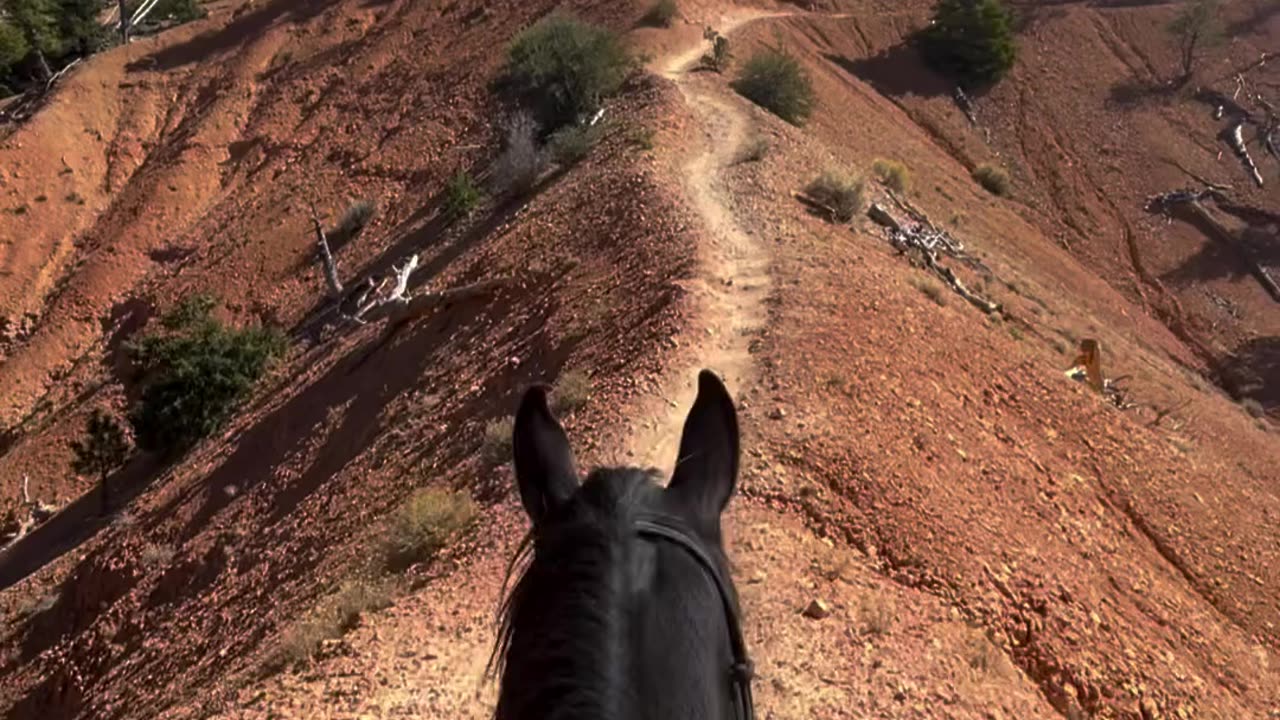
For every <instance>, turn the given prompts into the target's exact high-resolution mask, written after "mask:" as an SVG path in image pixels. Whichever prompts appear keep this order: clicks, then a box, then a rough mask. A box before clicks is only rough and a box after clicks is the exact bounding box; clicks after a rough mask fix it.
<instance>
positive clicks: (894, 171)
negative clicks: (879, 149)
mask: <svg viewBox="0 0 1280 720" xmlns="http://www.w3.org/2000/svg"><path fill="white" fill-rule="evenodd" d="M871 171H872V172H873V173H875V175H876V178H878V179H879V180H880V182H882V183H884V184H885V185H886V186H888V187H889V188H891V189H892V190H893V191H895V192H898V193H905V192H906V191H908V190H910V189H911V171H910V170H907V166H906V165H903V164H902V163H900V162H896V161H894V160H885V159H883V158H877V159H876V161H875V162H874V163H872V164H871Z"/></svg>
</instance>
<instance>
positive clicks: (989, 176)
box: [973, 165, 1013, 197]
mask: <svg viewBox="0 0 1280 720" xmlns="http://www.w3.org/2000/svg"><path fill="white" fill-rule="evenodd" d="M973 179H974V180H977V181H978V184H979V185H981V186H982V187H984V188H986V190H987V192H989V193H991V194H992V195H999V196H1000V197H1007V196H1008V195H1009V193H1010V192H1011V191H1012V190H1013V184H1012V183H1011V182H1010V181H1009V173H1007V172H1005V171H1004V170H1001V169H1000V168H998V167H996V166H994V165H979V166H978V167H977V168H976V169H975V170H974V171H973Z"/></svg>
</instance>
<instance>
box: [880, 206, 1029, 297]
mask: <svg viewBox="0 0 1280 720" xmlns="http://www.w3.org/2000/svg"><path fill="white" fill-rule="evenodd" d="M890 197H892V198H893V199H894V202H896V203H898V205H899V207H903V208H904V211H906V212H908V213H911V214H914V215H919V216H922V217H923V215H924V213H922V212H919V211H913V210H910V209H907V208H906V207H905V205H904V203H903V201H902V200H900V199H898V198H897V197H896V196H895V195H894V194H893V193H892V192H891V193H890ZM867 216H868V217H870V218H871V219H872V220H873V221H875V222H876V223H878V224H880V225H882V226H884V227H885V228H886V229H887V230H888V233H889V243H890V244H891V245H893V247H894V248H896V249H897V250H898V252H901V253H905V252H908V251H915V252H916V253H918V254H919V255H920V256H921V257H922V258H923V260H924V264H925V266H926V267H928V268H929V269H930V270H931V271H932V272H933V273H934V274H935V275H937V276H938V277H939V278H941V279H942V280H943V282H945V283H947V285H949V286H950V287H951V289H952V290H953V291H954V292H955V293H956V294H957V295H959V296H960V297H962V298H964V299H965V301H967V302H968V303H969V304H970V305H973V306H974V307H976V308H978V309H979V310H981V311H982V312H984V313H986V314H988V315H991V314H993V313H1000V312H1003V310H1004V308H1003V307H1002V306H1001V305H1000V303H996V302H992V301H990V300H988V299H986V298H984V297H982V296H981V295H978V294H977V293H975V292H973V291H972V290H970V289H969V288H967V287H965V284H964V283H963V282H961V280H960V278H959V277H957V276H956V274H955V271H953V270H952V269H951V268H949V267H946V266H945V265H943V264H942V263H941V262H939V260H938V255H939V253H940V252H941V253H943V254H946V255H948V256H950V257H953V258H956V259H957V260H961V261H965V260H966V259H967V258H968V255H967V253H965V251H964V246H963V245H962V244H961V243H960V242H959V241H958V240H955V239H953V238H952V237H951V236H950V235H948V234H947V233H946V232H945V231H943V230H939V229H937V228H936V227H934V226H933V225H932V224H929V223H927V222H922V221H920V220H917V221H915V222H914V223H913V224H911V225H906V224H904V223H902V222H899V221H898V220H897V219H895V218H894V217H893V216H892V215H890V214H889V212H888V211H887V210H885V209H884V208H883V207H881V206H880V205H878V204H875V203H872V204H871V207H870V208H868V209H867Z"/></svg>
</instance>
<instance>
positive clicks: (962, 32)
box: [920, 0, 1018, 88]
mask: <svg viewBox="0 0 1280 720" xmlns="http://www.w3.org/2000/svg"><path fill="white" fill-rule="evenodd" d="M1012 24H1013V22H1012V17H1011V16H1010V14H1009V11H1008V10H1006V9H1005V7H1004V5H1003V4H1001V3H1000V0H939V2H938V5H937V7H936V8H935V9H934V15H933V22H932V23H931V24H930V26H929V27H928V28H927V29H925V30H924V31H923V32H922V33H921V36H920V40H921V50H922V51H923V53H924V57H925V59H926V60H927V61H928V62H929V63H930V64H931V65H933V66H934V67H935V68H936V69H938V70H939V71H941V72H944V73H947V74H948V75H951V76H953V77H955V78H956V80H957V81H959V82H960V84H961V85H964V86H967V87H970V88H973V87H982V86H989V85H993V84H995V83H996V82H999V81H1000V79H1001V78H1003V77H1004V75H1005V73H1007V72H1009V70H1010V69H1011V68H1012V67H1013V63H1014V60H1015V59H1016V58H1017V53H1018V49H1017V46H1016V45H1015V43H1014V37H1013V28H1012Z"/></svg>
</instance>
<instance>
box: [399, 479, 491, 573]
mask: <svg viewBox="0 0 1280 720" xmlns="http://www.w3.org/2000/svg"><path fill="white" fill-rule="evenodd" d="M475 512H476V509H475V503H474V502H472V500H471V498H470V497H469V496H467V495H466V494H464V493H459V492H452V491H448V490H440V489H437V488H427V489H425V490H419V491H417V492H415V493H414V494H413V495H412V496H410V498H409V500H408V501H407V502H405V504H404V505H402V506H400V509H399V510H397V511H396V512H395V514H394V515H393V516H392V517H391V522H390V525H389V527H388V528H387V536H386V539H385V540H384V545H383V557H384V559H385V561H386V566H387V568H388V569H390V570H403V569H404V568H407V567H409V566H410V565H413V564H414V563H419V562H422V561H424V560H429V559H431V558H432V557H433V556H435V554H436V553H437V552H439V551H440V549H441V548H443V547H444V546H445V543H446V542H448V540H449V538H450V537H452V536H453V535H454V534H455V533H457V532H458V531H459V530H461V529H462V528H464V527H466V526H467V524H468V523H470V522H471V519H472V518H473V517H474V516H475Z"/></svg>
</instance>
